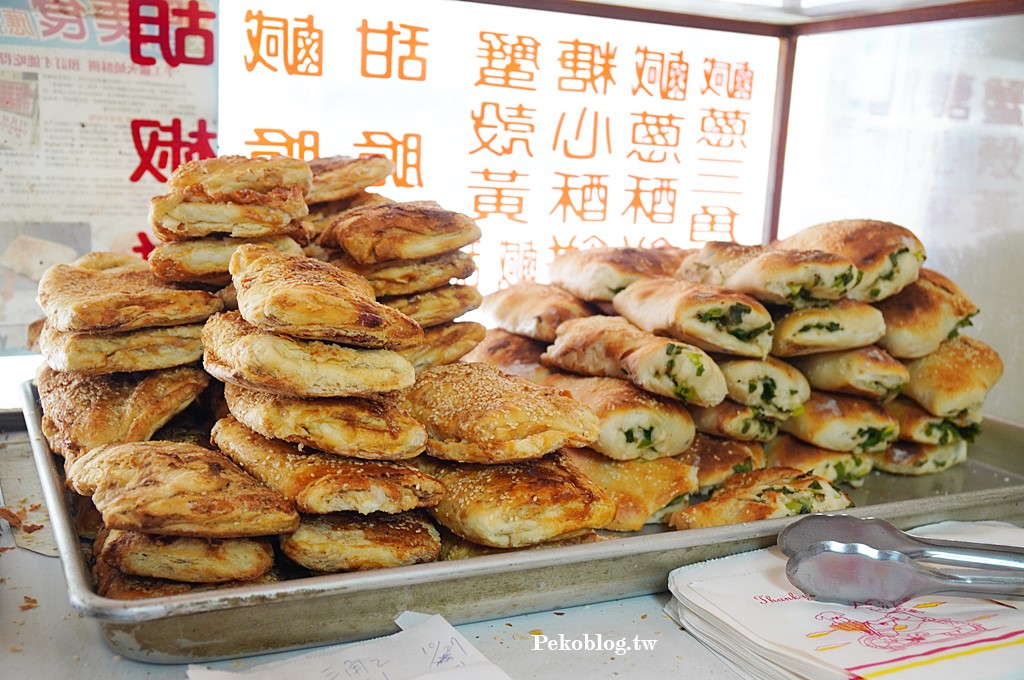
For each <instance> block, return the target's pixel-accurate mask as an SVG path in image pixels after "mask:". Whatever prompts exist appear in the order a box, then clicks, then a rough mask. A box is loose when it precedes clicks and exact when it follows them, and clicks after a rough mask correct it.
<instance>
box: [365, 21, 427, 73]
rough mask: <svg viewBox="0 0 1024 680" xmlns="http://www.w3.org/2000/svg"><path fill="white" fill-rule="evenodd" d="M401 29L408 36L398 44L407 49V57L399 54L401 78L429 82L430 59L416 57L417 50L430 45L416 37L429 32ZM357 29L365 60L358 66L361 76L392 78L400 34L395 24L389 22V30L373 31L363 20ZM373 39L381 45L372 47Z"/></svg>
mask: <svg viewBox="0 0 1024 680" xmlns="http://www.w3.org/2000/svg"><path fill="white" fill-rule="evenodd" d="M398 26H399V28H401V29H403V30H404V31H407V32H408V34H409V36H408V37H407V38H404V39H402V40H399V41H398V44H399V45H402V46H403V47H405V48H407V54H403V55H399V57H398V79H399V80H426V79H427V60H426V59H425V58H424V57H420V56H417V55H416V48H417V47H426V46H427V45H428V44H429V43H425V42H421V41H420V40H419V39H418V38H417V35H416V34H417V33H419V32H420V31H424V32H426V31H427V30H428V29H426V28H423V27H422V26H409V25H407V24H399V25H398ZM356 30H357V31H359V35H361V36H362V38H363V42H362V48H361V54H362V61H361V62H360V67H359V69H360V70H359V72H360V74H361V75H362V76H363V77H364V78H390V77H391V70H392V65H391V61H392V59H393V57H394V42H395V36H397V35H398V33H399V31H398V30H397V29H396V28H395V25H394V24H393V23H392V22H390V21H389V22H388V26H387V28H370V26H369V24H367V22H366V19H363V23H362V25H361V26H360V27H359V28H357V29H356ZM371 37H372V38H377V39H380V40H379V43H378V44H374V45H371V44H370V40H371ZM371 60H372V61H371ZM371 67H374V68H371Z"/></svg>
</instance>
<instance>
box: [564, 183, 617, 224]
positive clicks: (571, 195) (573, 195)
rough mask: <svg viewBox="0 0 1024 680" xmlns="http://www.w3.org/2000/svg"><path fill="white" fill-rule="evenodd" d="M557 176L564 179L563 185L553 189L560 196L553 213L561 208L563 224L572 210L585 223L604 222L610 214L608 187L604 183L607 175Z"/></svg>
mask: <svg viewBox="0 0 1024 680" xmlns="http://www.w3.org/2000/svg"><path fill="white" fill-rule="evenodd" d="M555 174H557V175H558V176H559V177H561V178H562V185H561V186H556V187H552V188H553V189H555V190H557V191H558V192H559V195H558V201H557V202H556V203H555V207H553V208H552V209H551V213H554V212H555V211H556V210H558V209H559V208H561V209H562V221H563V222H565V221H566V217H568V212H569V211H570V210H571V211H572V212H573V214H574V215H576V217H578V218H579V219H580V220H582V221H584V222H603V221H604V218H605V215H606V214H607V212H608V187H607V186H606V185H605V183H604V180H605V179H606V178H607V175H582V176H580V175H569V174H566V173H563V172H558V173H555ZM551 213H549V214H551Z"/></svg>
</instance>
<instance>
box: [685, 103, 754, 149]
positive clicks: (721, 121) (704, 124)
mask: <svg viewBox="0 0 1024 680" xmlns="http://www.w3.org/2000/svg"><path fill="white" fill-rule="evenodd" d="M701 111H704V112H705V114H704V117H703V118H701V120H700V131H701V132H702V133H703V134H702V135H701V136H700V139H698V140H697V143H698V144H701V143H704V144H707V145H708V146H715V147H727V146H732V145H733V144H734V143H735V142H737V141H738V142H739V143H740V145H741V146H743V147H746V146H747V143H746V141H744V139H743V135H745V134H746V133H747V120H746V117H747V115H749V114H747V113H745V112H743V111H721V110H719V109H701Z"/></svg>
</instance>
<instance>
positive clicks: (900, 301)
mask: <svg viewBox="0 0 1024 680" xmlns="http://www.w3.org/2000/svg"><path fill="white" fill-rule="evenodd" d="M877 307H878V310H879V311H880V312H882V316H883V317H884V318H885V335H884V336H883V337H882V339H881V340H879V341H878V344H879V346H881V347H882V349H884V350H885V351H887V352H888V353H889V354H891V355H892V356H894V357H896V358H897V359H916V358H918V357H923V356H924V355H926V354H931V353H932V352H934V351H935V350H937V349H938V348H939V345H941V344H942V342H943V341H944V340H949V339H952V338H955V337H956V336H957V335H958V334H959V331H960V329H961V328H963V327H964V326H970V325H971V317H973V316H974V315H975V314H977V313H978V306H977V305H975V304H974V303H973V302H971V300H970V298H968V297H967V295H965V294H964V292H963V291H962V290H960V287H959V286H957V285H956V284H955V283H953V282H952V281H950V280H949V279H948V278H946V277H945V276H943V275H942V274H940V273H938V272H936V271H932V270H931V269H922V270H921V273H920V275H919V276H918V279H917V281H915V282H914V283H912V284H910V285H909V286H907V287H906V288H904V289H903V290H902V291H900V292H899V293H897V294H896V295H893V296H892V297H890V298H888V299H885V300H882V301H881V302H879V303H878V305H877Z"/></svg>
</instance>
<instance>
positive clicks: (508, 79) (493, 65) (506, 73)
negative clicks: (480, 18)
mask: <svg viewBox="0 0 1024 680" xmlns="http://www.w3.org/2000/svg"><path fill="white" fill-rule="evenodd" d="M480 41H481V42H482V43H483V45H481V47H480V52H479V56H480V58H481V59H483V60H484V65H483V66H481V67H480V77H479V78H478V79H477V81H476V83H474V85H490V86H493V87H509V88H513V89H518V90H536V89H537V88H536V87H534V86H533V84H532V83H533V76H534V75H535V74H536V72H537V69H538V68H539V66H538V64H537V49H538V48H539V47H540V43H539V42H537V40H536V39H535V38H531V37H529V36H522V35H520V36H517V37H516V39H515V40H514V41H510V40H508V39H507V37H506V35H505V34H504V33H491V32H489V31H480Z"/></svg>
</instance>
